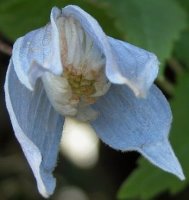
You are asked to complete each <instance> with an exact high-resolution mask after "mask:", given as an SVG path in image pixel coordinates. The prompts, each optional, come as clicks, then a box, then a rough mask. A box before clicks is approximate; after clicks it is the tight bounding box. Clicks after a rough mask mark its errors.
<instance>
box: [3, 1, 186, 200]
mask: <svg viewBox="0 0 189 200" xmlns="http://www.w3.org/2000/svg"><path fill="white" fill-rule="evenodd" d="M68 4H76V5H79V6H81V7H82V8H83V9H84V10H86V11H87V12H89V13H90V14H91V15H93V16H94V17H95V18H96V19H97V20H98V21H99V23H100V24H101V26H102V27H103V29H104V31H105V32H106V33H107V34H108V35H111V36H113V37H116V38H119V39H122V40H125V41H128V42H130V43H132V44H134V45H137V46H140V47H142V48H144V49H147V50H149V51H152V52H154V53H156V54H157V56H158V58H159V60H160V62H161V66H160V73H159V76H158V79H157V84H158V85H159V87H160V88H161V89H162V90H163V91H164V93H165V95H166V96H167V97H168V98H169V100H170V103H171V107H172V109H173V116H174V121H173V127H172V130H171V133H170V139H171V143H172V144H173V146H174V149H175V152H176V154H177V155H178V158H179V160H180V161H181V164H182V165H183V168H184V172H185V175H186V177H187V178H186V181H184V182H181V181H179V180H178V179H177V178H175V177H173V176H172V175H170V174H167V173H165V172H163V171H161V170H159V169H157V168H156V167H154V166H152V165H151V164H150V163H149V162H147V161H146V160H145V159H144V158H139V159H138V160H137V162H136V163H135V160H136V158H137V157H138V154H136V153H127V154H126V155H125V154H122V155H121V156H120V155H118V154H120V153H113V152H112V151H111V150H110V149H107V147H104V146H103V144H101V153H102V154H101V158H100V161H99V164H98V166H97V167H96V168H95V169H92V170H89V171H82V170H80V169H77V168H76V167H75V166H74V165H72V164H71V163H70V162H69V161H68V160H65V158H62V160H63V161H64V170H62V169H61V170H60V171H59V169H57V174H58V177H59V179H60V180H62V178H63V180H64V181H63V182H62V186H64V185H65V184H66V183H68V182H69V183H70V184H77V185H79V186H80V187H82V188H83V189H84V190H86V191H87V192H88V193H94V190H95V191H96V193H95V194H96V195H97V194H101V195H99V196H98V195H97V196H95V195H91V196H90V195H89V196H90V199H98V200H105V199H108V200H110V199H112V200H114V199H115V198H117V199H121V200H127V199H128V200H129V199H136V200H140V199H141V200H146V199H182V200H184V199H188V197H189V189H188V183H189V179H188V177H189V159H188V153H189V123H188V119H189V106H188V102H189V72H188V69H189V1H188V0H158V1H157V0H75V1H74V0H73V1H72V0H32V1H30V0H1V1H0V42H4V43H6V44H8V45H12V44H13V42H14V41H15V39H16V38H18V37H19V36H22V35H24V34H25V33H27V32H28V31H30V30H32V29H35V28H38V27H41V26H44V25H45V24H46V23H47V22H48V21H49V13H50V10H51V8H52V7H53V6H55V5H56V6H58V7H64V6H66V5H68ZM8 59H9V56H7V55H5V54H3V53H0V65H1V66H0V67H1V68H0V70H1V71H0V75H1V77H0V78H1V79H0V80H1V86H2V85H3V82H4V76H5V71H6V66H7V63H8ZM2 99H3V92H2V87H1V102H0V103H1V105H2V106H1V107H2V112H1V115H2V116H0V117H1V124H2V125H3V126H2V129H1V130H5V131H4V132H7V134H10V132H11V131H12V130H11V129H10V123H9V121H8V117H7V113H6V111H5V109H4V102H3V100H2ZM13 140H14V138H12V136H7V135H5V134H3V133H2V134H1V135H0V149H1V151H0V162H1V167H0V193H1V194H4V196H3V198H4V199H16V198H17V199H37V198H38V199H40V197H39V196H38V194H37V193H36V192H34V193H32V192H31V191H34V190H35V187H34V186H35V184H34V182H33V183H32V182H31V180H30V179H32V178H31V177H30V175H28V174H30V172H26V171H25V168H26V166H25V165H24V166H23V165H22V164H21V163H25V161H23V160H22V158H21V157H20V155H21V154H19V153H20V151H19V152H18V153H16V154H14V155H13V152H15V149H19V147H18V145H17V144H16V143H14V142H13ZM8 155H9V156H8ZM10 155H13V156H10ZM108 159H111V161H107V160H108ZM60 162H61V159H60ZM11 163H15V166H14V167H13V169H12V167H10V166H11V165H12V164H11ZM115 163H116V164H115ZM112 165H114V166H112ZM107 167H108V171H106V169H107ZM9 168H10V169H9ZM62 171H63V173H65V175H64V177H62V174H60V173H62ZM23 175H25V176H26V177H27V176H29V177H28V179H29V180H30V181H27V180H26V179H27V178H26V179H24V178H23ZM78 177H82V178H78ZM87 177H90V183H89V178H87ZM97 177H101V178H100V181H99V180H98V178H97ZM126 177H127V178H126ZM125 178H126V179H125ZM124 179H125V181H124V182H123V183H122V185H121V187H120V189H119V190H118V193H117V197H115V193H116V191H117V189H118V187H119V185H120V184H121V182H122V181H123V180H124ZM32 181H33V179H32ZM18 183H19V184H22V185H25V187H23V188H24V189H23V190H22V187H21V186H20V185H19V184H18ZM33 185H34V186H33ZM105 186H106V187H105ZM33 187H34V188H33ZM30 188H32V189H30ZM94 188H95V189H94ZM30 190H31V191H30ZM102 191H103V192H102ZM11 192H12V196H11ZM53 198H54V199H58V198H55V197H53ZM76 200H77V199H76Z"/></svg>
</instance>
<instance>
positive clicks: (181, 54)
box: [174, 0, 189, 69]
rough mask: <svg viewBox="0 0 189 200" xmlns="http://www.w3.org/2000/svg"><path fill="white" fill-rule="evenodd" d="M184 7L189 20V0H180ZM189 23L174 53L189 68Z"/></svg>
mask: <svg viewBox="0 0 189 200" xmlns="http://www.w3.org/2000/svg"><path fill="white" fill-rule="evenodd" d="M178 2H179V3H180V4H181V6H182V7H183V9H185V11H186V13H187V15H188V21H189V1H188V0H178ZM188 44H189V23H188V27H187V29H186V30H185V31H184V32H183V33H182V34H181V37H180V39H179V41H178V42H177V43H176V45H175V49H174V54H175V56H176V57H177V58H178V59H179V60H180V62H181V63H182V64H184V66H185V67H187V68H188V69H189V56H188V52H189V45H188Z"/></svg>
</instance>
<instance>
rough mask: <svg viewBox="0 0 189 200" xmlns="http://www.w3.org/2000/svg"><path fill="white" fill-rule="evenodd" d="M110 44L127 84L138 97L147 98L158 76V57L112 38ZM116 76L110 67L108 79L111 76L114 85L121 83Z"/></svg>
mask: <svg viewBox="0 0 189 200" xmlns="http://www.w3.org/2000/svg"><path fill="white" fill-rule="evenodd" d="M109 42H110V44H111V47H112V51H113V54H114V55H115V59H116V61H117V63H118V66H119V73H120V74H121V75H122V76H123V77H124V79H125V81H124V82H125V84H127V85H128V86H129V87H130V88H131V89H132V90H133V91H134V93H135V95H136V96H146V93H147V91H148V89H149V88H150V87H151V85H152V84H153V82H154V79H155V78H156V77H157V74H158V65H159V61H158V59H157V57H156V56H155V55H154V54H153V53H151V52H148V51H145V50H144V49H141V48H138V47H136V46H134V45H131V44H129V43H126V42H123V41H120V40H116V39H114V38H111V37H109ZM114 74H115V72H114V71H112V69H111V68H110V67H108V68H107V76H108V78H110V76H111V80H112V82H113V83H119V82H117V79H116V77H115V78H114Z"/></svg>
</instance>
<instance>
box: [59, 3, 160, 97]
mask: <svg viewBox="0 0 189 200" xmlns="http://www.w3.org/2000/svg"><path fill="white" fill-rule="evenodd" d="M62 15H63V16H66V17H70V16H71V17H73V18H75V19H76V20H78V21H79V22H80V24H81V26H82V27H83V28H84V30H85V31H86V33H87V34H88V35H89V36H90V37H91V38H92V40H93V41H94V44H95V45H96V46H97V47H98V48H99V50H100V51H101V52H102V53H103V54H104V57H105V59H106V66H105V67H106V75H107V77H108V79H109V80H110V82H112V83H116V84H126V85H128V86H129V87H130V88H131V89H132V90H133V91H134V93H135V95H137V96H145V95H146V93H147V91H148V89H149V88H150V86H151V84H152V83H153V81H154V79H155V78H156V76H157V72H158V64H159V63H158V60H157V58H156V56H155V55H154V54H152V53H150V52H148V51H145V50H143V49H140V48H137V47H135V46H133V45H130V44H128V43H125V42H121V41H118V40H115V39H113V38H110V37H107V36H106V35H105V33H104V32H103V30H102V29H101V27H100V25H99V24H98V22H97V21H96V20H95V19H94V18H93V17H92V16H90V15H89V14H88V13H86V12H85V11H83V10H82V9H81V8H79V7H77V6H66V7H65V8H63V10H62ZM147 75H148V76H147Z"/></svg>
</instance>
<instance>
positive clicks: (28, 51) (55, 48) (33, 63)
mask: <svg viewBox="0 0 189 200" xmlns="http://www.w3.org/2000/svg"><path fill="white" fill-rule="evenodd" d="M60 14H61V11H60V10H58V9H53V10H52V12H51V24H47V25H46V26H45V27H43V28H40V29H37V30H34V31H31V32H29V33H28V34H26V35H25V36H23V37H21V38H19V39H17V40H16V42H15V44H14V46H13V57H12V58H13V63H14V67H15V71H16V74H17V76H18V78H19V80H20V82H21V83H23V84H24V85H25V86H26V87H27V88H28V89H30V90H33V88H34V85H35V82H36V80H37V78H38V77H40V76H41V75H42V74H43V72H44V71H50V72H51V73H53V74H55V75H60V74H61V73H62V71H63V67H62V64H61V55H60V44H59V33H58V30H57V26H56V22H55V20H56V18H58V17H59V16H60Z"/></svg>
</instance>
